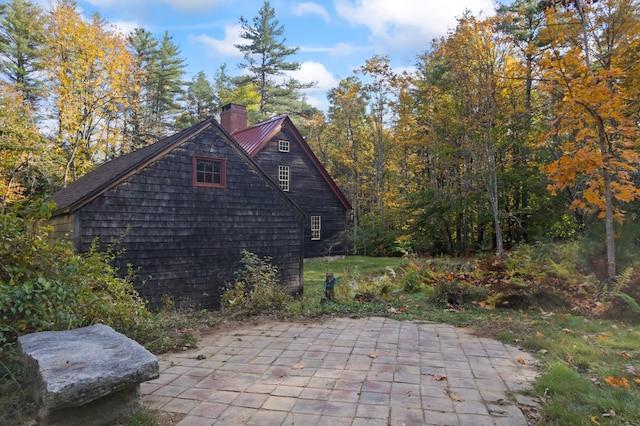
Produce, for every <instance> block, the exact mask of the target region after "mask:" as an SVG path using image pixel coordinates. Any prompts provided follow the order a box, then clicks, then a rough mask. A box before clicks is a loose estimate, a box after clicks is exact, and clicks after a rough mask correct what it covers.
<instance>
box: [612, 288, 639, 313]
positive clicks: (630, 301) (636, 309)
mask: <svg viewBox="0 0 640 426" xmlns="http://www.w3.org/2000/svg"><path fill="white" fill-rule="evenodd" d="M613 294H615V295H616V296H618V297H619V298H621V299H622V300H624V301H625V302H626V303H627V305H629V308H631V310H632V311H633V312H634V313H636V314H640V305H638V302H636V300H635V299H634V298H633V297H631V296H629V295H628V294H626V293H613Z"/></svg>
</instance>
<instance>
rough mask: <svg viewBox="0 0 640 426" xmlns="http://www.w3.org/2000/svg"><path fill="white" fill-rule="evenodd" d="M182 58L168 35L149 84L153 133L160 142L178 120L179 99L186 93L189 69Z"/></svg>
mask: <svg viewBox="0 0 640 426" xmlns="http://www.w3.org/2000/svg"><path fill="white" fill-rule="evenodd" d="M180 55H181V52H180V49H179V48H178V46H176V45H175V44H174V43H173V40H172V38H171V36H170V35H169V33H168V32H167V31H165V33H164V37H163V38H162V40H161V41H160V42H159V44H158V48H157V49H156V50H155V51H154V52H153V57H152V60H151V62H150V64H149V75H148V80H147V82H146V84H147V94H148V103H149V105H148V106H149V111H150V114H151V118H152V120H153V122H154V123H155V129H154V131H153V132H154V136H155V137H156V138H159V137H162V136H166V135H167V134H168V133H169V130H171V124H172V122H173V121H174V117H175V115H176V114H177V113H178V111H179V110H180V104H179V103H178V99H179V97H180V95H181V94H182V92H183V91H182V84H183V83H182V76H183V74H184V67H185V64H184V60H183V59H182V58H181V57H180Z"/></svg>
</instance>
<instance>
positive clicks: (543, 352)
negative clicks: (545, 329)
mask: <svg viewBox="0 0 640 426" xmlns="http://www.w3.org/2000/svg"><path fill="white" fill-rule="evenodd" d="M547 352H549V351H548V350H546V349H540V350H539V351H538V353H539V354H542V355H546V354H547Z"/></svg>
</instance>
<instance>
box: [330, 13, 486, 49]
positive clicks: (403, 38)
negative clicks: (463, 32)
mask: <svg viewBox="0 0 640 426" xmlns="http://www.w3.org/2000/svg"><path fill="white" fill-rule="evenodd" d="M334 5H335V8H336V11H337V13H338V15H339V16H340V17H341V18H342V19H344V20H345V21H347V22H348V23H349V24H350V25H352V26H354V27H356V26H365V27H367V28H369V30H370V31H371V39H372V41H373V42H375V43H376V44H378V45H381V46H384V47H385V48H386V49H385V50H388V51H389V50H390V49H392V48H394V49H398V48H425V47H427V45H428V44H429V43H430V42H431V40H432V39H433V38H435V37H439V36H442V35H444V34H446V33H447V30H449V29H451V28H454V27H455V25H456V18H457V17H461V16H462V15H463V13H464V12H465V10H469V11H471V12H472V13H473V14H474V15H475V16H480V14H481V13H482V16H487V15H490V14H493V11H494V5H493V1H492V0H446V1H440V0H421V1H415V0H394V1H393V2H391V1H388V0H334ZM389 53H391V51H390V52H389Z"/></svg>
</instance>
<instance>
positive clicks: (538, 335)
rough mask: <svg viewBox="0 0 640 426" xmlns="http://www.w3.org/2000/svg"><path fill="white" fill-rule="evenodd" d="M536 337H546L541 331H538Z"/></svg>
mask: <svg viewBox="0 0 640 426" xmlns="http://www.w3.org/2000/svg"><path fill="white" fill-rule="evenodd" d="M536 337H544V334H542V333H540V332H539V331H538V332H537V333H536Z"/></svg>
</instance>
